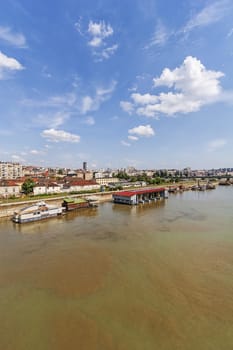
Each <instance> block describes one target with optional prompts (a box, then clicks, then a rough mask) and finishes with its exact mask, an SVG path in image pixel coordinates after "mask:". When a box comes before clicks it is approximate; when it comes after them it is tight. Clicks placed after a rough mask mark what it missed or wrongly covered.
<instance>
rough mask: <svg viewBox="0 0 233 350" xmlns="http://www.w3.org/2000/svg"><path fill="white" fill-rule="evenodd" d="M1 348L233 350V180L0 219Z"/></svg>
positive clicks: (41, 349) (8, 349)
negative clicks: (138, 200) (157, 196)
mask: <svg viewBox="0 0 233 350" xmlns="http://www.w3.org/2000/svg"><path fill="white" fill-rule="evenodd" d="M0 349H4V350H26V349H33V350H55V349H56V350H60V349H61V350H63V349H69V350H73V349H74V350H76V349H78V350H92V349H93V350H95V349H96V350H105V349H106V350H112V349H114V350H131V349H132V350H139V349H140V350H154V349H159V350H176V349H177V350H178V349H179V350H194V349H195V350H196V349H199V350H202V349H203V350H208V349H210V350H220V349H223V350H225V349H226V350H228V349H229V350H230V349H233V186H231V187H220V186H219V187H218V188H217V189H216V190H212V191H205V192H192V191H189V192H183V193H182V194H172V195H170V197H169V199H168V200H165V201H160V202H156V203H151V204H144V205H140V206H137V207H130V206H124V205H116V204H113V203H103V204H101V205H100V206H99V207H98V208H93V209H88V210H86V209H83V210H80V211H78V212H75V213H74V212H73V213H69V214H68V215H66V216H64V217H62V218H52V219H49V220H47V221H43V222H42V221H41V222H36V223H28V224H23V225H17V224H14V223H12V222H11V221H10V220H9V219H8V220H2V221H0Z"/></svg>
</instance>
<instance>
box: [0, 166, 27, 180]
mask: <svg viewBox="0 0 233 350" xmlns="http://www.w3.org/2000/svg"><path fill="white" fill-rule="evenodd" d="M22 176H23V167H22V165H21V164H19V163H10V162H0V179H2V180H13V179H17V178H19V177H22Z"/></svg>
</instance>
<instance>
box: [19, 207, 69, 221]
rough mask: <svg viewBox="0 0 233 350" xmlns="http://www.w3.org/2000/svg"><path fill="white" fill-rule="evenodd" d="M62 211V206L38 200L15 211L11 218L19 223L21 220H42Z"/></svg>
mask: <svg viewBox="0 0 233 350" xmlns="http://www.w3.org/2000/svg"><path fill="white" fill-rule="evenodd" d="M62 212H63V208H62V207H57V206H56V205H50V204H47V203H45V202H38V203H35V204H32V205H30V206H28V207H25V208H22V209H20V210H19V211H18V212H15V213H14V216H13V218H12V220H13V221H14V222H16V223H20V224H21V223H23V222H31V221H37V220H43V219H47V218H50V217H53V216H58V215H61V214H62Z"/></svg>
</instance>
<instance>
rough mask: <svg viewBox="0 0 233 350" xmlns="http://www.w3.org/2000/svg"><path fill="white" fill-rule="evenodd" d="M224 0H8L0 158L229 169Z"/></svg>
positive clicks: (231, 98)
mask: <svg viewBox="0 0 233 350" xmlns="http://www.w3.org/2000/svg"><path fill="white" fill-rule="evenodd" d="M232 18H233V3H232V1H231V0H217V1H214V0H211V1H205V0H179V1H175V0H143V1H142V0H124V1H120V0H119V1H116V0H115V1H113V0H96V1H91V0H85V1H84V0H79V1H77V0H56V1H55V0H49V1H31V0H8V1H4V2H2V3H1V12H0V115H1V118H0V160H2V161H14V162H20V163H22V164H30V165H37V166H53V167H54V166H58V167H70V168H79V167H81V166H82V162H83V161H87V163H88V167H89V168H91V169H94V168H106V167H110V168H121V167H127V166H135V167H136V168H138V169H145V168H151V169H152V168H153V169H156V168H179V169H182V168H184V167H187V166H190V167H192V168H193V169H197V168H199V169H200V168H219V167H232V166H233V164H232V154H233V152H232V151H233V137H232V132H233V113H232V111H233V21H232Z"/></svg>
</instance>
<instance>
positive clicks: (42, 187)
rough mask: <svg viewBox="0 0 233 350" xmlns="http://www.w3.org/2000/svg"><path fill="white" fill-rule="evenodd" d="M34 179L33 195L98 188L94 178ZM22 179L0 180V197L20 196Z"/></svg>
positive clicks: (98, 185)
mask: <svg viewBox="0 0 233 350" xmlns="http://www.w3.org/2000/svg"><path fill="white" fill-rule="evenodd" d="M34 181H35V186H34V187H33V195H35V196H37V195H43V194H59V193H61V194H62V193H72V192H81V191H91V190H96V191H98V190H100V184H98V183H97V182H96V181H94V180H83V179H71V180H69V181H68V180H66V181H58V182H55V181H49V180H46V179H44V180H43V181H42V180H39V181H36V180H34ZM23 183H24V180H22V179H20V180H1V181H0V198H11V197H20V196H22V185H23Z"/></svg>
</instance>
